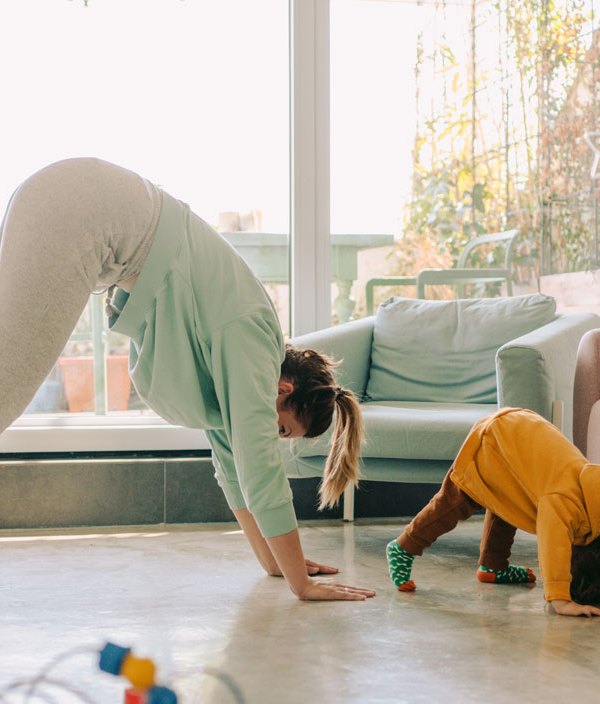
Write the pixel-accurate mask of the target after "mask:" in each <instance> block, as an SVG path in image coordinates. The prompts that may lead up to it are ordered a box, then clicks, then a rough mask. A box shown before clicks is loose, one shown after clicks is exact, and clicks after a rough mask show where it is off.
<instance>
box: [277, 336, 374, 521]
mask: <svg viewBox="0 0 600 704" xmlns="http://www.w3.org/2000/svg"><path fill="white" fill-rule="evenodd" d="M337 364H338V363H337V362H334V361H333V360H332V359H331V358H330V357H328V356H327V355H324V354H321V353H320V352H315V351H314V350H309V349H297V348H296V347H294V346H293V345H287V346H286V354H285V360H284V362H283V364H282V365H281V378H282V379H285V380H286V381H289V382H291V383H292V384H293V386H294V389H293V391H292V392H291V393H290V394H289V396H288V397H287V398H286V401H285V406H286V407H287V408H289V409H290V410H291V411H293V413H294V415H295V416H296V418H297V419H298V421H299V422H300V423H301V424H302V426H303V427H304V428H305V429H306V431H305V433H304V436H305V437H307V438H314V437H317V436H318V435H322V434H323V433H324V432H325V431H326V430H327V428H329V426H330V425H331V422H332V420H333V416H334V411H335V418H336V420H335V426H334V429H333V435H332V439H331V451H330V453H329V457H328V458H327V462H326V464H325V469H324V471H323V481H322V482H321V486H320V488H319V495H320V497H321V503H320V506H319V508H321V509H323V508H326V507H332V506H335V505H336V504H337V502H338V500H339V497H340V495H341V494H342V492H343V491H344V489H345V488H346V485H347V484H348V483H349V482H352V483H354V484H356V483H357V482H358V467H359V456H360V444H361V440H362V416H361V413H360V408H359V405H358V402H357V400H356V398H355V396H354V394H353V393H352V391H350V390H349V389H344V388H342V387H341V386H338V384H337V382H336V379H335V375H334V369H335V367H336V366H337Z"/></svg>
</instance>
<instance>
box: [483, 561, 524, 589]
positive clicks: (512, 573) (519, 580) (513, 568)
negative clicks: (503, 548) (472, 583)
mask: <svg viewBox="0 0 600 704" xmlns="http://www.w3.org/2000/svg"><path fill="white" fill-rule="evenodd" d="M477 579H478V580H479V581H480V582H489V583H492V584H527V583H528V582H535V574H534V573H533V570H531V569H529V567H520V566H519V565H509V566H508V567H507V568H506V569H503V570H490V569H488V568H487V567H484V566H483V565H479V569H478V570H477Z"/></svg>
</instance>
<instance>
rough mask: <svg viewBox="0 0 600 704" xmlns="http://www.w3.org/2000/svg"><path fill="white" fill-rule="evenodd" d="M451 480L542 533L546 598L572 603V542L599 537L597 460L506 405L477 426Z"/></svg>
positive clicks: (483, 502) (554, 430)
mask: <svg viewBox="0 0 600 704" xmlns="http://www.w3.org/2000/svg"><path fill="white" fill-rule="evenodd" d="M450 478H451V479H452V481H453V482H454V483H455V484H456V485H457V486H459V487H460V488H461V489H462V490H463V491H464V492H465V493H466V494H468V495H469V496H470V497H471V498H472V499H474V500H475V501H476V502H477V503H478V504H480V505H481V506H484V507H485V508H487V509H489V510H490V511H492V512H493V513H495V514H496V515H497V516H499V517H500V518H502V519H503V520H505V521H506V522H507V523H509V524H510V525H513V526H515V527H516V528H520V529H521V530H525V531H527V532H528V533H534V534H536V535H537V539H538V557H539V562H540V568H541V571H542V578H543V580H544V593H545V598H546V599H547V600H548V601H552V600H553V599H565V600H567V601H570V600H571V594H570V583H571V546H572V545H587V544H588V543H590V542H591V541H592V540H594V538H596V537H598V536H599V535H600V465H595V464H590V463H589V462H588V461H587V460H586V458H585V457H584V456H583V455H582V454H581V452H579V450H578V449H577V448H576V447H575V446H574V445H573V444H572V443H570V442H569V441H568V440H567V439H566V438H565V436H564V435H562V433H561V432H560V431H559V430H558V429H557V428H556V427H555V426H554V425H552V424H551V423H549V422H548V421H547V420H545V419H544V418H542V417H541V416H539V415H538V414H537V413H534V412H533V411H527V410H523V409H520V408H504V409H502V410H500V411H498V412H497V413H494V414H493V415H490V416H487V417H486V418H483V419H482V420H480V421H479V422H478V423H477V424H476V425H475V426H474V427H473V429H472V430H471V432H470V433H469V435H468V437H467V439H466V440H465V442H464V444H463V446H462V447H461V449H460V451H459V453H458V456H457V458H456V460H455V462H454V466H453V471H452V474H451V475H450Z"/></svg>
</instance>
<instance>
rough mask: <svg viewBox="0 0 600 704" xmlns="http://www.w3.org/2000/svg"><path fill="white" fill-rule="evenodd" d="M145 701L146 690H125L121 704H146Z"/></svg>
mask: <svg viewBox="0 0 600 704" xmlns="http://www.w3.org/2000/svg"><path fill="white" fill-rule="evenodd" d="M147 700H148V690H147V689H127V690H125V701H124V702H123V704H146V702H147Z"/></svg>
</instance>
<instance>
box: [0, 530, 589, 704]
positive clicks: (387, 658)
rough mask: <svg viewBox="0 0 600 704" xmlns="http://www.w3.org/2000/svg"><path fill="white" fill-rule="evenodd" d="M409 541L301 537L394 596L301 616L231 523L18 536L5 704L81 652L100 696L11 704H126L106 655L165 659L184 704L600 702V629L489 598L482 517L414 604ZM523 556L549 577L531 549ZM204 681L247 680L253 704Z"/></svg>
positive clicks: (446, 541) (316, 608)
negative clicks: (397, 573)
mask: <svg viewBox="0 0 600 704" xmlns="http://www.w3.org/2000/svg"><path fill="white" fill-rule="evenodd" d="M400 525H401V521H393V522H392V521H369V523H368V524H367V523H365V524H361V523H360V522H359V523H357V524H355V525H342V524H341V523H339V522H334V523H328V522H314V523H306V524H303V525H302V527H301V534H302V541H303V544H304V548H305V552H306V554H307V556H308V557H310V558H312V559H315V560H319V561H322V562H328V563H330V564H337V565H338V566H339V567H340V568H342V570H343V572H342V574H341V575H340V581H342V580H343V581H346V582H347V583H349V584H355V585H361V586H368V587H372V588H375V589H377V592H378V594H377V596H376V597H375V598H374V599H370V600H368V601H366V602H346V603H341V602H339V603H303V602H299V601H297V600H296V599H295V598H294V597H293V596H292V594H291V593H290V592H289V591H288V589H287V587H286V585H285V584H284V582H283V581H282V580H280V579H276V578H269V577H265V576H262V574H261V571H260V569H259V567H258V565H257V564H256V563H255V561H254V558H253V556H252V555H251V554H250V551H249V549H248V548H247V546H246V544H245V539H244V537H243V535H242V534H241V533H240V532H239V531H237V530H236V529H235V527H234V526H232V525H231V524H217V525H215V524H213V525H211V526H210V527H195V526H189V527H182V528H171V527H170V528H169V529H168V530H161V529H159V528H156V529H127V530H125V529H114V530H107V529H102V530H101V531H86V532H79V533H78V532H76V531H62V532H60V533H49V532H37V533H35V534H34V533H32V532H28V533H25V534H19V533H16V532H9V531H4V532H1V533H0V553H1V562H0V564H1V567H0V575H1V577H0V613H1V617H0V690H2V688H4V687H6V686H7V685H8V684H9V683H10V682H13V681H14V680H19V679H28V678H30V677H32V676H33V675H35V674H36V673H37V672H38V671H39V670H40V669H41V668H42V667H43V666H44V665H45V664H47V663H48V662H50V661H52V659H53V658H55V657H56V656H58V655H60V654H61V653H69V652H70V651H71V649H75V651H73V652H72V653H71V657H69V658H67V659H65V660H64V661H63V662H61V663H59V664H57V666H56V667H55V669H54V670H53V671H52V673H50V674H51V675H52V677H53V678H55V679H57V680H61V681H63V682H68V683H70V685H71V686H73V687H76V688H77V689H79V690H81V691H82V692H83V695H82V696H76V695H75V694H72V693H67V692H66V691H65V690H60V689H59V688H58V687H56V686H46V687H44V688H41V689H40V690H39V692H40V694H41V696H35V697H30V698H29V700H27V698H26V697H25V696H24V694H23V693H22V692H23V690H21V691H19V690H15V691H13V692H12V693H10V694H9V695H5V696H4V697H2V696H0V702H2V703H3V704H4V703H5V702H10V703H11V704H12V703H13V702H14V703H18V702H21V701H30V702H31V703H32V704H33V702H52V703H53V704H71V702H88V703H90V702H96V703H97V704H113V703H114V704H122V702H123V696H124V695H123V692H124V688H125V683H124V681H123V680H121V679H118V678H113V677H111V676H109V675H105V674H103V673H100V672H98V671H97V669H96V666H95V661H96V654H95V653H93V652H91V651H92V650H97V649H98V648H99V647H101V645H102V644H103V642H104V641H105V640H112V641H114V642H116V643H119V644H123V645H131V646H133V648H134V650H135V651H136V652H137V653H139V654H141V655H149V656H150V657H153V658H154V659H155V660H156V662H157V663H158V664H159V667H160V672H161V674H162V676H163V677H165V678H166V681H167V682H170V683H171V684H172V685H173V686H174V687H175V689H176V690H177V691H178V693H179V695H180V702H181V704H196V703H197V702H202V703H203V704H230V702H231V703H233V702H236V703H237V704H239V702H241V701H244V702H245V703H246V704H271V703H278V704H296V703H300V702H309V701H314V702H319V703H321V702H322V703H324V704H337V703H338V702H339V703H340V704H341V703H344V704H346V703H347V704H350V703H352V702H356V703H359V702H360V704H365V703H368V704H388V703H389V704H392V703H394V704H398V703H402V702H407V703H410V704H412V703H420V702H423V703H427V704H431V703H436V702H451V703H453V702H459V703H462V702H485V703H486V704H496V703H503V702H511V703H512V702H514V701H518V702H523V703H526V704H528V703H530V702H544V703H548V704H550V703H552V702H560V703H561V704H563V703H564V702H565V701H570V702H577V703H578V704H585V703H587V702H596V701H598V670H599V668H598V664H597V663H598V658H597V653H598V652H599V650H600V619H598V621H591V620H587V619H575V618H566V617H561V616H557V615H555V614H554V613H553V611H552V609H551V608H548V607H545V606H544V602H543V596H542V589H541V587H540V586H537V587H535V588H532V589H530V588H527V587H524V586H517V587H500V586H495V585H482V584H479V583H478V582H477V581H476V580H475V579H474V569H475V566H476V556H477V544H478V539H479V533H480V530H481V520H480V519H479V518H473V519H471V520H470V521H468V522H467V523H465V524H463V525H461V526H459V528H458V529H457V530H456V531H454V532H453V533H452V534H450V535H448V536H445V537H444V538H442V539H440V541H438V543H437V544H436V545H434V546H433V547H432V548H431V550H430V551H429V552H428V554H426V556H424V557H423V558H421V559H418V560H417V561H416V562H415V568H414V570H413V576H414V578H415V580H416V582H417V585H418V590H417V592H415V593H413V594H400V593H398V592H397V591H396V590H395V589H394V588H393V587H392V586H391V585H390V584H389V582H388V577H387V573H386V566H385V561H384V557H383V550H384V546H385V544H386V543H387V542H388V540H389V539H390V538H391V537H393V536H395V535H396V534H397V532H398V529H399V527H400ZM513 554H514V556H515V558H516V559H515V562H518V563H521V564H527V565H531V566H533V567H536V568H537V561H536V557H535V555H536V551H535V541H534V539H533V538H532V537H531V536H527V535H523V534H519V536H518V538H517V542H516V544H515V549H514V553H513ZM82 649H83V650H82ZM85 649H87V650H85ZM204 667H210V668H217V669H218V670H219V671H222V672H225V673H227V674H228V675H229V676H231V677H233V678H234V680H235V681H236V682H237V684H238V685H239V688H240V690H241V692H242V693H243V699H242V698H239V697H238V698H236V697H234V696H233V695H232V694H230V692H229V690H228V689H227V687H226V686H225V685H224V684H223V683H222V682H221V681H220V680H218V679H216V678H214V677H212V676H208V675H206V674H204V675H203V674H202V668H204ZM177 673H179V674H177ZM182 673H183V674H182ZM49 676H50V675H49Z"/></svg>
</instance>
